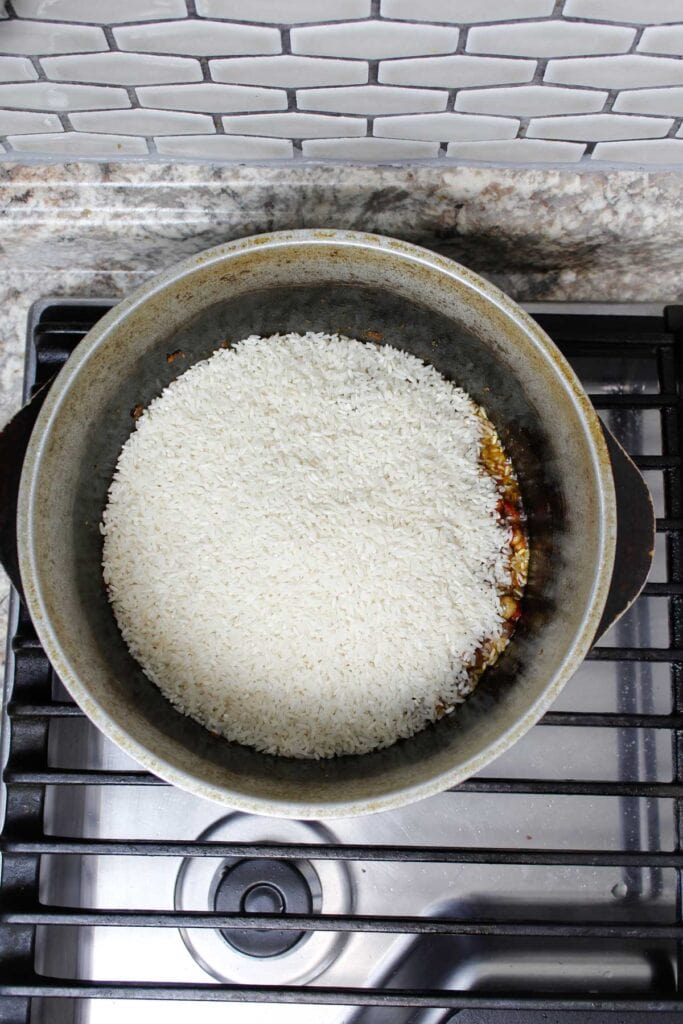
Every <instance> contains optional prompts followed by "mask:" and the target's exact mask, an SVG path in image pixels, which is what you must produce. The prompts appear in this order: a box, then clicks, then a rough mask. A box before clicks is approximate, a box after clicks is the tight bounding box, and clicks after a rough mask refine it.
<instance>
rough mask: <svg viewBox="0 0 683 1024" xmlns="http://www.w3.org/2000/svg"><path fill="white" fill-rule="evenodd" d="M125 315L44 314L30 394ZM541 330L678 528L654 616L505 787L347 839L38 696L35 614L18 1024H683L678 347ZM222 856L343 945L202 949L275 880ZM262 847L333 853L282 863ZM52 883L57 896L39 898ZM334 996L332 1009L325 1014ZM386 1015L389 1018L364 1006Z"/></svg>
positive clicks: (555, 317) (503, 776)
mask: <svg viewBox="0 0 683 1024" xmlns="http://www.w3.org/2000/svg"><path fill="white" fill-rule="evenodd" d="M104 308H106V305H103V304H102V303H94V304H88V303H87V302H86V303H80V304H79V303H77V302H75V301H73V300H72V301H71V302H70V303H68V304H67V303H64V302H60V301H59V300H52V301H50V302H46V303H42V304H40V305H39V306H38V307H37V309H36V311H35V312H34V316H33V319H32V323H31V331H30V337H29V343H30V348H29V351H30V353H32V354H30V356H29V362H28V364H27V365H28V375H29V378H30V379H29V382H28V385H27V387H28V388H30V385H31V384H32V383H34V381H35V379H36V376H37V377H38V379H40V375H41V373H45V372H47V371H45V370H44V369H41V366H42V364H41V346H43V347H44V349H45V350H48V349H49V346H50V344H52V345H53V346H54V344H55V338H60V339H61V342H63V343H64V344H65V346H66V349H67V350H68V347H69V345H70V344H71V343H72V342H73V343H75V340H77V338H78V336H79V332H80V334H82V333H83V332H84V330H86V329H87V327H88V326H89V325H90V323H92V322H94V320H95V319H96V317H97V315H99V314H101V312H103V311H104ZM530 308H531V311H532V312H533V313H534V315H538V316H539V319H541V320H542V322H543V324H544V326H545V327H546V329H547V330H548V331H549V333H550V334H551V335H552V336H554V337H555V338H556V339H557V340H558V343H560V344H561V347H563V349H564V350H565V351H566V352H567V354H568V356H569V358H570V360H571V362H572V363H573V365H574V366H575V368H576V369H577V372H578V373H579V374H580V376H581V377H582V380H583V383H584V385H585V386H586V388H587V390H588V391H589V392H590V393H591V395H592V396H594V399H595V402H596V405H597V406H598V408H599V409H600V414H601V416H602V417H603V418H604V420H605V422H606V423H607V425H608V426H609V427H610V428H611V430H612V431H613V432H614V433H615V435H616V436H617V437H618V438H619V439H620V440H621V441H622V444H624V446H625V447H626V448H627V450H629V451H630V452H631V453H632V454H633V455H634V456H636V457H637V461H638V462H639V463H640V465H641V467H642V468H643V470H644V472H645V475H646V478H647V480H648V483H649V484H650V487H651V490H652V493H653V496H654V499H655V503H656V507H657V515H658V517H659V520H660V521H659V532H658V534H657V547H656V552H655V564H654V569H653V573H652V576H651V581H650V584H649V585H648V589H647V590H646V592H645V594H644V595H643V596H642V597H641V598H640V599H639V600H638V601H637V602H636V604H635V605H634V607H633V608H632V609H631V611H630V612H629V613H627V615H626V616H625V617H624V618H623V619H622V621H621V622H620V623H618V624H617V625H616V627H614V628H613V629H612V630H611V631H610V633H609V634H608V635H607V636H606V637H605V638H604V639H603V640H602V641H601V645H600V649H599V650H598V651H597V653H596V654H595V655H594V657H593V659H592V660H587V661H586V662H585V663H584V665H583V666H582V668H581V669H580V670H579V672H578V673H577V674H576V676H575V677H574V678H573V680H572V681H571V682H570V683H569V685H568V686H567V687H566V689H565V691H564V692H563V694H562V696H561V698H560V699H559V700H558V702H557V703H556V704H555V706H554V708H553V711H552V713H551V714H549V715H548V716H547V717H546V719H545V721H544V723H543V724H541V725H539V726H537V727H535V728H534V729H533V730H532V731H531V732H530V733H528V734H527V735H526V736H525V737H524V738H523V739H522V740H521V741H520V742H519V743H518V744H517V745H516V746H515V747H514V748H513V749H512V750H510V751H509V752H508V753H506V754H505V755H504V756H503V757H501V758H500V759H499V760H498V761H497V762H495V763H494V764H493V765H491V766H490V767H489V768H488V769H487V770H486V774H485V778H482V779H475V780H474V781H473V782H471V783H469V784H465V785H464V786H461V787H459V788H458V789H457V790H455V791H452V792H448V793H444V794H443V795H440V796H437V797H434V798H431V799H428V800H425V801H423V802H421V803H418V804H416V805H414V806H412V807H408V808H405V809H404V810H400V811H392V812H386V813H382V814H376V815H372V816H368V817H362V818H350V819H341V820H336V821H334V822H332V823H331V824H325V825H323V824H320V823H317V822H292V821H285V820H280V819H268V818H257V817H251V816H249V815H244V814H239V813H230V812H229V811H227V810H226V809H225V808H222V807H219V806H217V805H214V804H211V803H208V802H205V801H202V800H200V799H198V798H196V797H192V796H190V795H188V794H186V793H184V792H181V791H180V790H177V789H175V788H173V787H170V786H167V785H163V784H156V782H157V780H154V779H153V778H150V777H149V776H146V775H145V773H142V772H141V771H140V769H139V766H138V765H137V764H136V763H135V762H133V761H132V760H130V759H129V758H128V757H127V756H126V755H125V754H123V753H122V752H121V751H120V750H118V748H116V747H114V746H113V745H112V744H111V743H110V742H109V741H108V740H106V739H105V738H104V737H103V736H102V734H100V733H99V732H98V730H97V729H96V728H95V727H94V726H93V725H91V724H90V722H89V721H88V720H87V719H86V718H85V717H83V716H82V715H80V714H78V711H77V709H75V708H73V707H72V706H71V705H70V703H69V702H70V698H69V696H68V694H67V693H66V691H65V690H64V689H63V688H62V686H61V684H60V682H59V680H58V679H57V678H56V677H55V676H54V674H53V673H52V672H51V671H50V670H49V668H48V667H47V663H46V662H45V663H44V669H43V674H44V675H45V680H43V681H42V682H41V681H40V680H41V679H42V677H40V678H39V679H38V681H36V680H37V677H36V672H38V674H39V669H36V665H35V663H33V668H32V672H33V675H32V676H31V681H30V686H29V685H28V684H26V686H24V684H23V682H22V680H23V679H24V676H22V672H25V670H26V666H25V664H24V659H26V658H27V654H26V651H27V649H30V650H31V652H32V654H31V657H33V658H34V659H35V657H37V656H40V654H41V652H40V650H39V648H38V655H36V645H35V643H33V642H32V641H31V643H30V644H27V641H26V637H27V636H28V637H29V638H30V623H27V621H26V619H25V618H24V619H22V620H21V622H20V621H19V615H20V609H19V605H18V602H17V601H14V602H13V613H12V622H11V623H10V636H11V637H15V634H17V632H18V640H17V639H15V641H14V645H13V646H14V649H15V652H14V654H13V653H12V651H11V650H10V657H9V660H8V684H7V686H8V689H7V697H8V701H9V719H8V718H7V717H6V718H5V722H4V743H5V754H6V757H7V758H8V761H7V770H6V773H5V784H6V790H5V796H6V811H7V816H6V821H5V829H4V839H3V842H4V847H3V849H4V864H3V882H2V888H0V897H2V899H3V901H2V914H1V916H0V935H1V936H2V941H0V1020H3V1021H4V1020H6V1021H9V1022H13V1021H15V1020H26V1019H27V1018H26V1013H28V1014H29V1019H30V1020H31V1021H32V1022H50V1024H53V1022H54V1024H59V1022H62V1021H65V1022H66V1021H68V1022H78V1024H81V1022H93V1024H95V1022H97V1024H104V1022H116V1024H119V1022H120V1020H121V1019H122V1018H124V1019H125V1020H126V1022H127V1024H137V1022H141V1024H149V1022H150V1021H157V1020H158V1021H162V1020H163V1021H164V1022H165V1024H171V1022H173V1021H179V1022H180V1021H183V1022H185V1021H187V1020H192V1021H193V1022H194V1021H196V1022H197V1024H200V1022H203V1021H219V1020H220V1021H224V1020H230V1022H231V1024H252V1022H254V1024H255V1022H257V1021H258V1022H262V1021H264V1020H267V1021H268V1024H285V1022H287V1024H290V1022H291V1024H328V1022H329V1024H333V1022H334V1024H343V1022H344V1024H345V1022H349V1024H350V1022H354V1024H361V1022H365V1024H370V1022H386V1024H390V1022H391V1024H401V1022H407V1021H411V1022H414V1024H415V1022H418V1021H419V1022H421V1024H436V1022H439V1021H445V1020H448V1019H450V1016H451V1015H452V1014H453V1013H454V1012H456V1011H457V1010H458V1008H460V1011H459V1014H458V1017H457V1020H458V1021H459V1022H462V1024H474V1022H475V1021H476V1022H481V1024H484V1022H487V1024H488V1022H490V1024H493V1022H495V1024H503V1022H508V1021H510V1022H512V1021H515V1022H518V1024H521V1022H522V1021H524V1022H525V1024H526V1022H529V1024H531V1022H534V1021H537V1020H538V1021H541V1020H544V1021H560V1020H564V1019H565V1011H571V1015H568V1016H567V1018H566V1019H567V1020H569V1019H571V1020H572V1021H575V1022H578V1021H584V1020H585V1021H598V1020H600V1021H602V1020H603V1019H605V1018H603V1016H602V1014H603V1012H604V1013H608V1012H609V1013H612V1014H614V1015H613V1016H610V1020H614V1021H615V1022H616V1021H617V1020H618V1021H620V1022H621V1021H629V1020H631V1019H632V1020H634V1021H635V1020H643V1021H644V1020H652V1019H654V1018H655V1016H656V1019H657V1020H659V1021H664V1020H672V1021H673V1020H674V1019H683V1014H681V1007H683V1003H681V1001H680V997H679V996H678V986H679V984H680V983H681V982H680V976H679V968H678V955H679V952H680V948H681V947H680V941H681V938H683V935H682V934H681V932H680V928H681V905H680V902H681V898H680V874H679V873H680V868H681V864H682V863H683V861H682V860H681V855H680V853H679V850H680V845H679V841H680V835H679V799H680V797H681V794H682V792H683V790H682V789H681V784H680V782H681V780H680V764H679V760H678V758H679V754H680V749H679V748H680V740H679V735H680V734H679V733H678V729H679V728H680V727H681V725H682V724H683V723H682V722H681V721H680V714H679V712H680V710H681V703H680V702H681V693H680V662H679V661H678V658H679V657H680V656H681V652H680V651H678V650H677V648H678V647H680V646H681V644H680V637H679V636H678V629H679V626H678V621H679V619H678V616H679V612H680V609H679V608H678V604H679V602H680V600H681V596H680V595H681V594H683V558H681V552H680V548H679V536H680V531H681V529H682V528H683V519H681V516H682V515H683V510H682V505H681V503H682V502H683V487H681V480H680V476H679V474H680V472H681V469H680V455H679V448H678V444H679V438H680V436H681V435H680V431H681V423H682V422H683V421H682V420H681V419H680V416H681V413H682V412H683V407H681V406H680V403H679V398H678V383H679V380H680V378H679V376H678V358H679V357H678V354H677V351H676V340H675V338H674V335H673V334H672V333H671V326H672V322H669V323H668V324H665V323H664V321H663V320H662V310H661V308H657V309H654V308H649V307H590V308H589V307H585V306H567V305H563V306H553V307H547V306H546V307H540V306H534V307H530ZM674 326H675V325H674ZM67 335H68V337H69V339H70V340H69V342H68V343H66V342H64V339H65V337H66V336H67ZM679 344H680V342H679ZM31 346H33V348H31ZM36 355H37V359H36ZM624 396H630V397H629V398H626V397H624ZM41 686H42V687H43V689H42V690H41ZM22 687H23V688H22ZM50 708H52V709H55V708H56V709H57V710H56V711H55V710H52V711H51V710H50ZM10 721H11V726H10ZM10 728H11V733H10ZM41 744H42V746H41ZM37 795H38V796H39V797H40V799H38V797H37ZM22 808H23V809H22ZM31 815H33V817H31ZM218 841H220V842H222V843H227V844H233V843H237V844H241V843H245V844H257V849H256V856H255V859H256V861H257V862H258V863H257V867H258V870H259V871H260V872H261V874H262V876H263V879H262V881H263V885H265V886H266V888H268V886H271V888H270V890H269V891H270V892H271V893H272V885H274V884H275V882H274V881H273V879H272V878H270V879H269V872H272V871H276V869H277V865H278V863H280V862H281V861H282V860H283V859H285V860H286V862H288V863H291V864H292V865H293V866H294V867H295V868H296V870H297V871H298V873H299V877H300V878H303V880H304V883H305V886H306V887H307V890H308V892H309V894H310V901H311V904H310V906H311V912H312V913H313V914H316V915H317V914H322V915H334V916H336V917H338V918H342V921H341V922H339V921H337V925H338V927H339V926H340V927H342V928H343V929H344V930H340V931H333V930H319V931H315V930H304V931H302V932H301V933H295V932H292V931H289V932H283V933H282V935H284V937H285V938H284V940H283V943H282V945H283V946H286V945H287V944H289V946H290V948H289V949H285V951H283V952H281V953H279V954H278V955H274V956H267V957H266V956H251V955H247V954H245V953H244V952H241V951H240V950H239V949H237V948H235V946H234V945H231V943H230V941H228V939H227V938H226V937H225V935H229V934H230V933H229V932H226V933H225V935H224V934H223V933H222V932H221V931H220V930H218V929H217V928H215V927H206V926H203V927H191V928H188V927H179V926H178V925H179V924H182V925H187V924H188V923H190V924H192V923H196V922H197V919H196V918H195V919H193V918H191V917H190V918H188V917H185V918H182V919H179V918H178V917H177V916H174V915H176V914H179V913H180V914H185V915H186V914H187V913H189V912H193V911H195V912H204V913H205V915H208V914H210V913H212V912H213V910H214V899H215V893H216V890H217V888H218V887H219V886H220V883H221V879H222V877H223V875H224V874H225V872H226V870H227V869H228V868H231V867H233V866H234V865H235V864H236V863H237V862H238V861H240V859H251V858H241V857H240V856H238V855H237V854H236V853H235V852H233V854H232V855H230V856H228V855H225V854H223V855H221V856H206V855H196V854H198V853H204V854H205V853H206V852H207V849H206V846H205V845H203V844H207V843H210V842H218ZM181 844H186V845H185V847H183V846H182V845H181ZM187 844H189V845H187ZM258 844H261V847H259V846H258ZM262 844H294V845H295V846H296V847H299V846H303V847H307V848H308V849H305V850H303V851H301V850H300V851H298V854H299V855H297V856H291V857H288V858H283V855H282V851H279V852H278V851H277V850H276V852H275V855H274V857H273V859H272V860H271V859H270V858H269V857H268V855H267V854H268V851H267V849H266V850H264V849H263V845H262ZM340 847H341V848H343V849H342V850H340ZM349 847H354V849H353V850H350V849H349ZM208 852H209V853H210V852H211V851H210V850H209V851H208ZM187 854H193V855H191V856H187ZM303 854H305V855H303ZM316 854H318V856H316ZM29 862H30V863H32V864H33V866H34V868H35V872H34V876H33V880H34V882H36V883H37V888H38V891H37V892H35V891H33V890H31V889H30V886H29V885H28V883H27V881H26V877H24V878H23V881H22V882H21V884H18V883H17V880H16V872H17V871H21V870H22V869H23V870H24V872H25V874H26V865H27V864H29ZM273 864H275V868H273ZM28 874H29V875H30V872H28ZM259 877H260V876H259ZM273 877H275V876H273ZM271 883H272V885H271ZM22 886H23V888H22ZM285 888H286V887H285ZM259 892H261V893H262V894H263V890H259ZM265 906H267V900H266V903H265V904H258V903H257V904H254V905H253V906H252V909H257V910H258V909H261V910H263V909H264V907H265ZM204 923H205V924H206V923H207V922H206V920H205V921H204ZM208 923H209V924H210V923H211V922H210V921H209V922H208ZM22 929H23V930H22ZM27 930H28V931H30V933H31V934H30V935H29V936H28V938H26V933H27ZM241 934H242V933H240V935H241ZM245 934H246V935H247V938H248V939H249V941H251V939H250V936H249V933H247V932H245ZM297 934H298V941H295V942H294V944H293V945H292V938H293V937H294V938H296V937H297ZM12 936H15V950H14V952H15V954H17V955H15V957H14V959H12V957H11V956H9V959H8V950H9V952H10V954H11V952H12V948H13V947H12ZM252 936H253V933H252ZM29 939H30V940H31V941H29ZM25 940H26V941H25ZM25 946H26V948H24V947H25ZM27 950H28V951H27ZM31 960H32V962H31ZM8 965H9V966H8ZM92 983H97V984H92ZM185 986H189V987H187V988H186V987H185ZM263 986H268V989H269V991H268V992H266V993H262V992H260V989H261V988H262V987H263ZM327 989H330V990H332V991H331V992H330V993H329V1000H330V1002H329V1005H324V1004H323V1005H321V1004H320V1002H318V1001H315V1002H305V1001H304V1000H306V999H307V996H306V992H309V995H310V992H313V996H312V997H311V998H315V999H316V1000H318V999H328V994H326V992H325V991H324V990H327ZM320 990H323V992H322V995H320V994H319V993H320ZM359 991H360V996H359ZM221 992H222V993H223V996H221ZM225 993H228V996H229V998H230V999H231V1000H233V1001H232V1002H231V1004H230V1006H227V1005H226V1004H225V1002H223V1001H222V999H224V998H225ZM240 993H241V995H240ZM316 993H318V995H316ZM353 993H355V996H354V995H353ZM392 993H393V994H394V995H396V1000H392V999H390V998H389V999H387V998H386V997H387V995H389V996H391V994H392ZM401 993H403V994H404V995H403V996H401ZM405 993H409V994H410V995H405ZM179 994H181V995H182V996H183V997H187V996H191V997H192V1001H191V1002H190V1003H188V1002H187V1001H185V998H183V999H180V1000H179V999H178V998H177V997H178V995H179ZM363 995H365V996H367V997H368V999H367V1001H369V1002H370V1003H375V1004H376V1005H370V1006H360V1007H359V1006H353V1005H342V1004H343V1003H345V1002H353V1001H354V998H355V999H357V1000H360V998H361V997H362V996H363ZM10 996H12V997H14V1001H13V999H11V998H10ZM160 996H161V997H163V998H162V999H161V1001H159V997H160ZM207 996H208V997H210V998H207ZM129 997H133V998H129ZM202 997H203V998H202ZM252 997H258V998H259V1001H256V1002H243V1001H240V1000H241V999H242V998H250V999H251V998H252ZM264 997H265V998H264ZM285 998H286V999H288V1000H291V1001H289V1002H283V1001H282V1000H283V999H285ZM124 999H125V1001H124ZM214 1000H218V1001H214ZM264 1001H265V1002H267V1006H264ZM401 1001H403V1002H405V1003H408V1004H412V1005H407V1006H398V1005H392V1003H393V1002H401ZM420 1004H423V1005H420ZM660 1004H661V1005H660ZM638 1010H642V1011H643V1015H642V1016H641V1015H640V1014H638V1016H634V1017H631V1012H633V1013H635V1012H636V1011H638ZM615 1011H618V1012H615ZM22 1014H23V1016H22Z"/></svg>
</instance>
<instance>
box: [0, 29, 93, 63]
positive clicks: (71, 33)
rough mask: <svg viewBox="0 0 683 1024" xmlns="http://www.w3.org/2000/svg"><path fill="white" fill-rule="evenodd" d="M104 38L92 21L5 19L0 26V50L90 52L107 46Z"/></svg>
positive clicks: (31, 53) (32, 54)
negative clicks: (57, 22) (78, 22)
mask: <svg viewBox="0 0 683 1024" xmlns="http://www.w3.org/2000/svg"><path fill="white" fill-rule="evenodd" d="M108 49H109V47H108V45H107V38H106V36H105V34H104V32H103V31H102V29H101V28H96V27H95V26H94V25H53V24H51V23H50V22H44V21H6V22H4V23H3V25H2V29H0V53H17V54H28V55H29V56H32V57H39V56H40V55H41V54H48V53H92V52H94V51H95V50H108Z"/></svg>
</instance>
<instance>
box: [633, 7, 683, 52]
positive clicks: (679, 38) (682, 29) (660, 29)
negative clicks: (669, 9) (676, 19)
mask: <svg viewBox="0 0 683 1024" xmlns="http://www.w3.org/2000/svg"><path fill="white" fill-rule="evenodd" d="M681 18H683V3H681ZM638 50H640V51H642V52H643V53H667V54H671V55H672V56H674V57H683V25H653V26H651V27H650V28H646V29H645V31H644V32H643V34H642V36H641V39H640V42H639V43H638Z"/></svg>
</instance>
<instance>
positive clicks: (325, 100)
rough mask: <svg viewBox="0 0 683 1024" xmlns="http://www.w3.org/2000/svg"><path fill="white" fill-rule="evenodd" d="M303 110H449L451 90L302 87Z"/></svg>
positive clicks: (300, 102) (299, 103)
mask: <svg viewBox="0 0 683 1024" xmlns="http://www.w3.org/2000/svg"><path fill="white" fill-rule="evenodd" d="M296 101H297V106H298V107H299V109H300V110H317V111H321V112H324V113H332V114H335V113H339V114H366V115H369V116H372V115H375V114H421V113H428V112H431V111H439V110H445V109H446V103H447V101H448V93H447V92H442V91H440V90H438V89H397V88H394V87H393V86H390V85H358V86H351V87H350V88H341V89H300V90H299V91H298V92H297V97H296Z"/></svg>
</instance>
